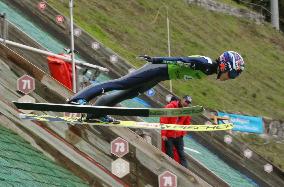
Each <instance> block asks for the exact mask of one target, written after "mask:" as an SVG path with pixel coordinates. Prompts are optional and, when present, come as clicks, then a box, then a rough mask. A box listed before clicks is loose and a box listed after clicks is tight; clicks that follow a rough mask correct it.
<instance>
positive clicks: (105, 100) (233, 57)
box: [68, 51, 244, 106]
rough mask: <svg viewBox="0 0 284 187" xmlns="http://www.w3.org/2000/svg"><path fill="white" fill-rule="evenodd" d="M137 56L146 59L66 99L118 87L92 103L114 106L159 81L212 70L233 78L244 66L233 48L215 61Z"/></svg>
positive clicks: (83, 100)
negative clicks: (138, 65) (127, 72)
mask: <svg viewBox="0 0 284 187" xmlns="http://www.w3.org/2000/svg"><path fill="white" fill-rule="evenodd" d="M140 57H141V58H143V59H144V60H146V61H148V62H149V63H147V64H146V65H144V66H143V67H141V68H140V69H138V70H136V71H134V72H131V73H130V74H127V75H125V76H123V77H121V78H118V79H115V80H111V81H108V82H104V83H101V84H96V85H90V86H88V87H86V88H84V89H83V90H81V91H79V92H78V93H76V94H75V95H74V96H73V97H72V98H70V100H69V101H68V103H71V104H87V103H88V102H89V101H90V100H92V99H93V98H95V97H97V96H100V95H103V94H104V93H106V92H109V91H114V90H119V91H118V92H114V93H111V94H108V95H104V96H102V97H101V98H99V99H98V100H97V101H96V102H95V105H101V106H113V105H115V104H117V103H119V102H121V101H123V100H126V99H131V98H134V97H136V96H138V95H139V94H141V93H144V92H145V91H147V90H149V89H150V88H152V87H154V86H155V85H157V84H158V83H159V82H161V81H165V80H174V79H184V80H190V79H201V78H203V77H206V76H208V75H213V74H217V79H218V80H221V81H225V80H229V79H235V78H236V77H238V76H239V75H240V74H241V72H242V71H243V70H244V60H243V58H242V57H241V55H240V54H238V53H237V52H234V51H225V52H224V53H222V54H221V56H220V57H219V58H217V59H216V60H215V61H212V59H211V58H209V57H206V56H199V55H194V56H188V57H149V56H147V55H144V56H140Z"/></svg>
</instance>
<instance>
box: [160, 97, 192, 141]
mask: <svg viewBox="0 0 284 187" xmlns="http://www.w3.org/2000/svg"><path fill="white" fill-rule="evenodd" d="M165 108H179V101H172V102H170V103H169V104H167V105H166V106H165ZM190 120H191V117H190V116H181V117H161V118H160V123H162V124H179V125H190ZM185 134H186V131H175V130H162V131H161V136H166V137H167V138H177V137H180V136H184V135H185Z"/></svg>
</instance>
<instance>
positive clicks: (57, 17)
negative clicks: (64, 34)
mask: <svg viewBox="0 0 284 187" xmlns="http://www.w3.org/2000/svg"><path fill="white" fill-rule="evenodd" d="M55 19H56V22H57V23H58V24H61V23H63V22H64V17H63V16H61V15H58V16H56V18H55Z"/></svg>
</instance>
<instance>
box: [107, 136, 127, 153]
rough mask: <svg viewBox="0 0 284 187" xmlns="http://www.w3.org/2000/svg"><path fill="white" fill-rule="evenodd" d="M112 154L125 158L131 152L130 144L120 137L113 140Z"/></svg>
mask: <svg viewBox="0 0 284 187" xmlns="http://www.w3.org/2000/svg"><path fill="white" fill-rule="evenodd" d="M110 144H111V153H112V154H114V155H116V156H118V157H123V156H124V155H126V154H127V153H128V152H129V146H128V142H127V141H126V140H124V139H122V138H120V137H118V138H116V139H115V140H113V141H112V142H111V143H110Z"/></svg>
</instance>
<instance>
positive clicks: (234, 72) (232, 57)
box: [217, 51, 245, 79]
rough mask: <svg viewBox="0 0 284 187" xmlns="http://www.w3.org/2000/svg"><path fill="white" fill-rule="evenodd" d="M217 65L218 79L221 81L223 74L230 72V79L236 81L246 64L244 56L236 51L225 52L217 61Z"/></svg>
mask: <svg viewBox="0 0 284 187" xmlns="http://www.w3.org/2000/svg"><path fill="white" fill-rule="evenodd" d="M217 63H218V75H217V79H219V78H220V76H221V74H222V73H224V72H229V78H230V79H234V78H236V77H237V76H239V75H240V73H241V72H242V71H243V70H244V69H245V62H244V60H243V58H242V56H241V55H240V54H239V53H237V52H235V51H225V52H224V53H223V54H221V56H220V57H219V58H218V59H217Z"/></svg>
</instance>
